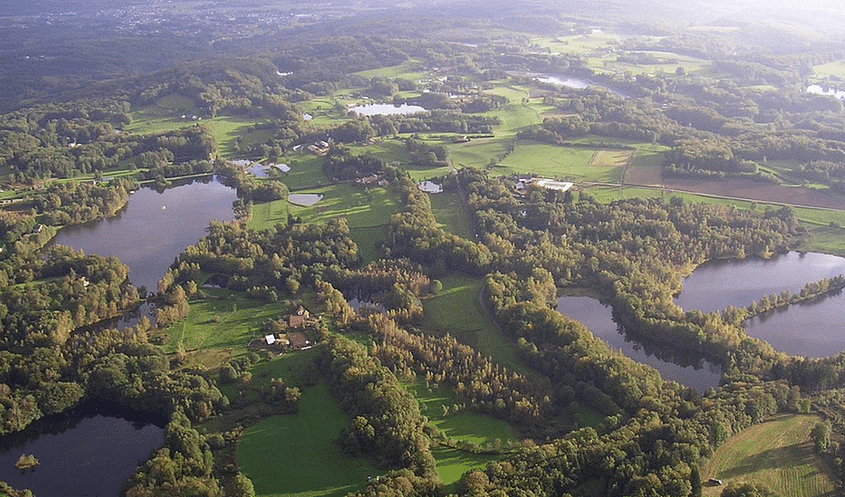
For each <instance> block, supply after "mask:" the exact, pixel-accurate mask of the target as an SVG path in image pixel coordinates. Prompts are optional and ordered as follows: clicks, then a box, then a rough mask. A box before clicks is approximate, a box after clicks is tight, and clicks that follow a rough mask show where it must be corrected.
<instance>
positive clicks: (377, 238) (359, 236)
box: [349, 226, 387, 264]
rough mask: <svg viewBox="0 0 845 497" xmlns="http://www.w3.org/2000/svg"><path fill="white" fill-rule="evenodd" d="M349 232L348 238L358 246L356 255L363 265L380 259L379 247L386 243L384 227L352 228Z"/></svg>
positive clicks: (385, 228)
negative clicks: (358, 255) (359, 257)
mask: <svg viewBox="0 0 845 497" xmlns="http://www.w3.org/2000/svg"><path fill="white" fill-rule="evenodd" d="M349 232H350V233H349V236H350V237H351V238H352V240H353V241H354V242H355V244H356V245H358V253H360V254H361V260H362V262H363V263H364V264H369V263H371V262H374V261H376V260H378V259H379V258H381V252H380V246H381V245H382V244H383V243H385V242H387V227H386V226H364V227H353V228H350V229H349Z"/></svg>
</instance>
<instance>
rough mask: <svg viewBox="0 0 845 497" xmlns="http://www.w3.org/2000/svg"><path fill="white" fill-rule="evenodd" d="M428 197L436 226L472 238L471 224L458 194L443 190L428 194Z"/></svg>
mask: <svg viewBox="0 0 845 497" xmlns="http://www.w3.org/2000/svg"><path fill="white" fill-rule="evenodd" d="M428 198H429V199H430V200H431V210H432V212H433V213H434V217H435V218H437V225H438V226H440V227H441V228H443V230H444V231H448V232H449V233H453V234H455V235H458V236H461V237H464V238H467V239H470V240H471V239H472V237H473V232H472V225H471V223H470V220H469V217H468V216H467V213H466V210H464V208H463V206H462V205H461V199H460V197H459V196H458V194H456V193H446V192H443V193H438V194H436V195H429V196H428Z"/></svg>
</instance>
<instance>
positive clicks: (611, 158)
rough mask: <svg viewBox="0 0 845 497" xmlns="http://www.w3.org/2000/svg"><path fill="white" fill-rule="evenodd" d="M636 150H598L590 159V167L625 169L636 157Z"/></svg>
mask: <svg viewBox="0 0 845 497" xmlns="http://www.w3.org/2000/svg"><path fill="white" fill-rule="evenodd" d="M634 152H635V150H596V151H595V153H594V154H593V156H592V157H591V158H590V167H625V166H627V165H628V164H629V163H630V162H631V158H632V157H634Z"/></svg>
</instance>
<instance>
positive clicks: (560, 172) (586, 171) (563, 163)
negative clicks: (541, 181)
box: [494, 140, 630, 183]
mask: <svg viewBox="0 0 845 497" xmlns="http://www.w3.org/2000/svg"><path fill="white" fill-rule="evenodd" d="M602 152H603V154H602V156H603V157H615V155H614V154H617V153H627V154H630V151H628V150H624V151H618V150H602ZM595 155H596V150H594V149H590V148H582V147H562V146H558V145H550V144H546V143H540V142H535V141H529V140H520V141H519V142H517V143H516V146H515V147H514V149H513V152H512V153H511V154H510V155H508V156H507V157H506V158H505V159H504V160H503V161H502V162H501V164H499V165H498V166H497V167H496V168H495V170H494V172H495V173H496V174H502V175H510V174H528V173H534V174H538V175H540V176H544V177H547V178H556V179H560V180H565V181H573V182H600V183H619V182H620V180H621V179H622V169H623V167H624V166H622V165H616V166H614V165H607V167H595V166H593V165H591V164H592V163H593V157H594V156H595ZM599 160H604V159H599ZM613 160H616V161H618V159H613Z"/></svg>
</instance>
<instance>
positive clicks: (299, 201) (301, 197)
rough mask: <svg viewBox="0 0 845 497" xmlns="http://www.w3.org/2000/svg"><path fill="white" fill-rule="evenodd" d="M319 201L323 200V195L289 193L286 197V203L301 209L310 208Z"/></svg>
mask: <svg viewBox="0 0 845 497" xmlns="http://www.w3.org/2000/svg"><path fill="white" fill-rule="evenodd" d="M320 200H323V195H321V194H319V193H291V194H290V195H288V202H290V203H292V204H295V205H301V206H303V207H311V206H312V205H314V204H316V203H317V202H319V201H320Z"/></svg>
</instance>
